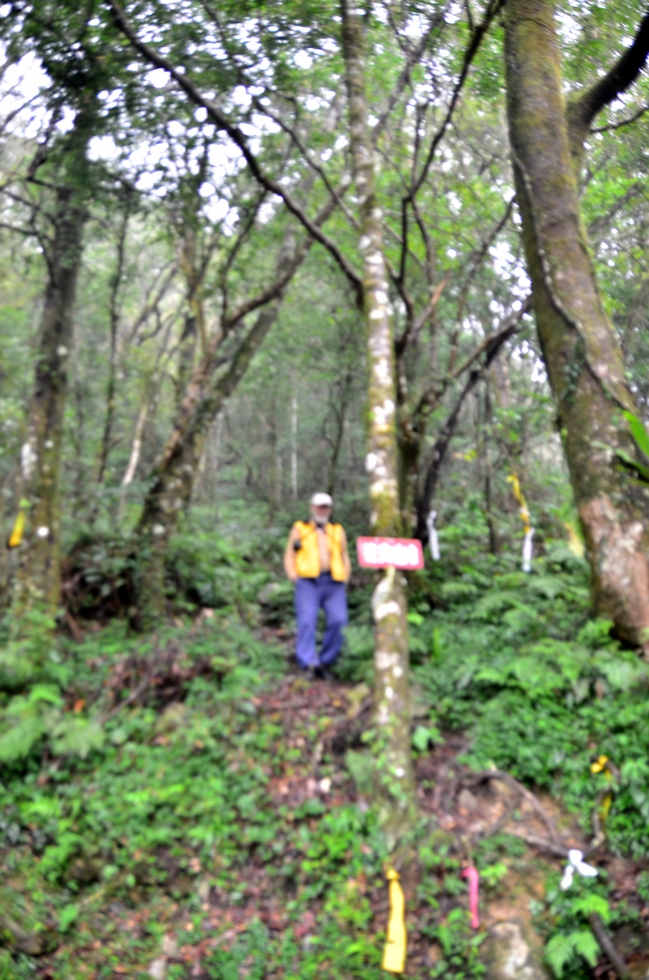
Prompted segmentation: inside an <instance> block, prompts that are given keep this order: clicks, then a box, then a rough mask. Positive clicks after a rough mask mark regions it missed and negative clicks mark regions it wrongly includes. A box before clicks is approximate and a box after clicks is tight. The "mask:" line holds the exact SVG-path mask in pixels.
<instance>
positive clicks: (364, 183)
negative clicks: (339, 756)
mask: <svg viewBox="0 0 649 980" xmlns="http://www.w3.org/2000/svg"><path fill="white" fill-rule="evenodd" d="M341 13H342V41H343V56H344V59H345V76H346V83H347V92H348V101H349V131H350V142H351V149H352V155H353V162H354V179H355V184H356V194H357V198H358V205H359V211H360V239H359V251H360V255H361V260H362V263H363V300H364V311H365V318H366V324H367V338H368V363H369V390H368V409H369V411H368V415H369V426H368V439H367V456H366V469H367V473H368V475H369V484H370V488H369V489H370V501H371V508H372V516H371V525H372V532H373V533H374V534H376V535H384V536H391V535H395V534H398V533H399V531H400V530H401V515H400V509H399V491H398V479H397V437H396V416H395V412H396V385H395V367H394V337H393V328H392V317H391V309H390V305H389V299H388V282H387V279H388V276H387V268H386V263H385V258H384V254H383V220H382V219H383V213H382V210H381V207H380V204H379V201H378V197H377V193H376V180H375V158H374V156H375V155H374V146H373V144H372V139H371V134H370V129H369V124H368V107H367V92H366V81H365V60H364V38H363V25H362V11H361V10H360V9H359V8H358V7H357V6H356V5H355V3H354V2H353V0H351V2H350V0H342V2H341ZM404 584H405V579H404V576H403V575H402V574H401V572H399V571H396V572H395V569H388V570H387V571H386V572H384V573H382V575H381V578H380V580H379V582H378V584H377V586H376V589H375V592H374V598H373V600H372V609H373V613H374V621H375V654H374V665H375V688H374V718H375V729H376V732H375V743H376V748H377V751H376V756H375V757H376V760H377V770H376V771H377V777H378V779H377V787H376V788H377V799H378V801H379V803H380V805H381V808H382V810H383V816H384V820H385V822H386V826H387V829H388V833H389V834H390V836H391V837H392V838H393V839H394V840H396V838H397V837H398V836H399V834H400V832H401V831H402V830H403V829H404V826H405V825H407V823H408V822H409V820H410V819H411V817H412V816H413V814H414V813H415V811H416V795H415V780H414V771H413V765H412V751H411V740H410V692H409V673H410V666H409V650H408V629H407V620H406V614H407V602H406V593H405V588H404Z"/></svg>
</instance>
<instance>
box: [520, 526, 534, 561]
mask: <svg viewBox="0 0 649 980" xmlns="http://www.w3.org/2000/svg"><path fill="white" fill-rule="evenodd" d="M533 539H534V528H533V527H531V528H530V529H529V530H528V531H526V532H525V537H524V539H523V571H524V572H531V571H532V554H533V552H534V544H533Z"/></svg>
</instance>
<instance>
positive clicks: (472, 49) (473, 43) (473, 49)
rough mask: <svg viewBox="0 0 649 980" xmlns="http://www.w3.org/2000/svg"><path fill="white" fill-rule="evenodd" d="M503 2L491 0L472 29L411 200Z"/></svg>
mask: <svg viewBox="0 0 649 980" xmlns="http://www.w3.org/2000/svg"><path fill="white" fill-rule="evenodd" d="M503 3H504V0H490V3H489V6H488V7H487V10H486V12H485V15H484V18H483V20H482V21H481V23H480V24H478V26H477V27H476V28H474V30H472V31H471V38H470V41H469V44H468V47H467V49H466V51H465V52H464V59H463V61H462V68H461V70H460V75H459V77H458V80H457V82H456V83H455V87H454V89H453V94H452V95H451V101H450V102H449V106H448V109H447V110H446V115H445V116H444V119H443V120H442V125H441V126H440V127H439V129H438V130H437V132H436V133H435V136H434V137H433V139H432V141H431V144H430V147H429V150H428V154H427V156H426V160H425V162H424V166H423V167H422V169H421V173H420V174H419V177H418V178H417V180H416V181H415V183H414V184H413V186H412V187H411V188H410V191H409V192H408V199H409V200H411V199H412V198H413V197H414V196H415V194H417V192H418V191H419V188H420V187H421V185H422V184H423V183H424V181H425V180H426V178H427V176H428V171H429V170H430V167H431V164H432V162H433V158H434V156H435V152H436V150H437V147H438V146H439V144H440V143H441V141H442V139H443V137H444V134H445V132H446V130H447V128H448V124H449V123H450V121H451V119H452V117H453V113H454V111H455V106H456V105H457V101H458V99H459V97H460V93H461V91H462V89H463V87H464V82H465V81H466V77H467V75H468V73H469V68H470V67H471V64H472V63H473V59H474V58H475V56H476V54H477V53H478V49H479V47H480V45H481V43H482V39H483V37H484V36H485V34H486V33H487V31H488V29H489V26H490V24H491V21H492V20H493V18H494V17H495V16H496V14H497V13H498V11H499V10H500V8H501V7H502V5H503Z"/></svg>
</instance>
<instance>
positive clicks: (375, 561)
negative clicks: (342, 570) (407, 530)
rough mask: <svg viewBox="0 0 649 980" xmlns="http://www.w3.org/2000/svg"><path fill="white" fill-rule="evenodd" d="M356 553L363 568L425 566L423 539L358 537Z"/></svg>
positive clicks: (411, 567)
mask: <svg viewBox="0 0 649 980" xmlns="http://www.w3.org/2000/svg"><path fill="white" fill-rule="evenodd" d="M356 553H357V554H358V563H359V565H360V566H361V567H362V568H389V567H393V568H404V569H415V568H423V567H424V553H423V551H422V547H421V541H418V540H417V539H416V538H357V540H356Z"/></svg>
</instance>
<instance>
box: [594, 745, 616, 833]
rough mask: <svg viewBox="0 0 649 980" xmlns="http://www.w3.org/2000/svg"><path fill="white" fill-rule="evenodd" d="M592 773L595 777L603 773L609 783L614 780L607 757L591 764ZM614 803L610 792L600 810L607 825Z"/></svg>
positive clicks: (603, 821) (604, 756) (602, 757)
mask: <svg viewBox="0 0 649 980" xmlns="http://www.w3.org/2000/svg"><path fill="white" fill-rule="evenodd" d="M590 771H591V772H592V773H593V775H596V774H597V773H598V772H603V773H604V778H605V779H607V780H608V781H609V783H610V781H611V780H612V779H613V773H612V772H611V770H610V767H609V764H608V756H607V755H600V757H599V758H598V759H596V760H595V762H593V763H591V767H590ZM612 802H613V794H612V792H611V791H610V790H609V791H608V793H607V794H606V796H605V797H604V799H603V800H602V802H601V805H600V809H599V812H600V815H601V818H602V823H606V821H607V819H608V815H609V811H610V809H611V803H612Z"/></svg>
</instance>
